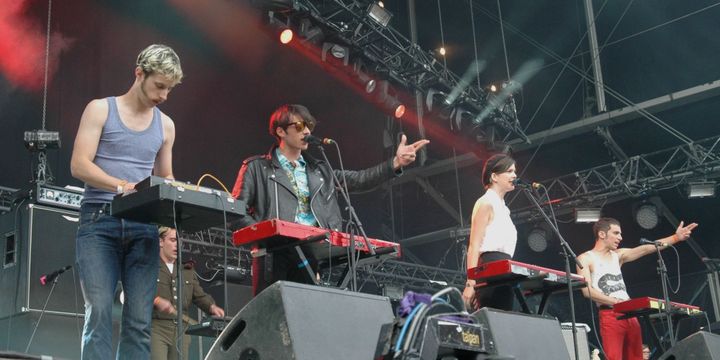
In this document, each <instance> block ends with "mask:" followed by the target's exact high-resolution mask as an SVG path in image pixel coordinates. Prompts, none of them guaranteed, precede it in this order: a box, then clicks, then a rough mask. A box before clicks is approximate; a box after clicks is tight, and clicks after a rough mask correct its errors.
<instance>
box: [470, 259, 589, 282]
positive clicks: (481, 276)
mask: <svg viewBox="0 0 720 360" xmlns="http://www.w3.org/2000/svg"><path fill="white" fill-rule="evenodd" d="M467 273H468V279H473V280H475V281H477V282H478V283H481V282H487V283H490V282H497V281H505V280H512V279H517V280H525V279H530V278H541V279H542V280H543V281H546V282H551V283H567V281H566V277H565V272H564V271H560V270H554V269H548V268H544V267H542V266H536V265H531V264H525V263H521V262H519V261H514V260H498V261H492V262H488V263H484V264H480V265H479V266H478V267H475V268H472V269H468V271H467ZM570 279H571V281H580V282H583V283H584V282H585V280H584V279H583V277H582V276H580V275H578V274H570Z"/></svg>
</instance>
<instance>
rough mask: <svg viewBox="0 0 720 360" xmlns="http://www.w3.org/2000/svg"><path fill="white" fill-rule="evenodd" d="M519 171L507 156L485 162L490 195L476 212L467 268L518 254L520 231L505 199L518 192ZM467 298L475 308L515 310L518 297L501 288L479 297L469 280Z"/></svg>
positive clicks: (485, 181) (483, 200)
mask: <svg viewBox="0 0 720 360" xmlns="http://www.w3.org/2000/svg"><path fill="white" fill-rule="evenodd" d="M515 171H516V169H515V160H513V159H512V158H511V157H509V156H507V155H504V154H498V155H493V156H491V157H490V158H489V159H488V160H487V161H486V162H485V166H484V168H483V173H482V181H483V185H484V186H485V189H486V192H485V195H483V196H482V197H481V198H479V199H478V200H477V202H476V203H475V207H474V208H473V212H472V222H471V225H470V238H469V240H468V242H469V244H468V253H467V269H472V268H475V267H477V266H478V264H479V263H482V262H490V261H495V260H502V259H510V258H512V256H513V254H514V253H515V244H516V243H517V230H516V229H515V225H514V224H513V223H512V220H511V219H510V209H508V207H507V206H506V205H505V200H504V198H505V194H507V193H508V192H510V191H512V190H514V189H515V185H514V184H513V180H515V179H516V178H517V175H516V173H515ZM463 299H464V300H465V303H466V304H467V305H468V306H470V307H471V308H479V307H480V306H489V307H493V308H498V309H502V310H512V306H513V299H514V298H513V293H512V289H511V288H510V287H497V288H495V289H493V290H492V291H487V292H485V293H484V294H483V296H482V298H479V297H478V296H476V294H475V280H472V279H468V280H467V282H466V284H465V290H464V291H463Z"/></svg>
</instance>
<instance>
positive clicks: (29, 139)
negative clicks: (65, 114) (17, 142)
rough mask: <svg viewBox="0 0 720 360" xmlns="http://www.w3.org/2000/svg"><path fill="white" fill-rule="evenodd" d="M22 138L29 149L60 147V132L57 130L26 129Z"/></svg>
mask: <svg viewBox="0 0 720 360" xmlns="http://www.w3.org/2000/svg"><path fill="white" fill-rule="evenodd" d="M24 140H25V147H26V148H27V149H28V150H30V151H40V150H45V149H59V148H60V133H59V132H57V131H47V130H33V131H26V132H25V136H24Z"/></svg>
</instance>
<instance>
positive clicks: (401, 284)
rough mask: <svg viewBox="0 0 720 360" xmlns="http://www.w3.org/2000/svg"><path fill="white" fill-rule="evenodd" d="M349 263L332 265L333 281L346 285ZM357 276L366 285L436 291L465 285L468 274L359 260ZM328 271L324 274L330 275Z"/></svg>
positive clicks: (390, 261) (361, 285)
mask: <svg viewBox="0 0 720 360" xmlns="http://www.w3.org/2000/svg"><path fill="white" fill-rule="evenodd" d="M344 270H345V267H336V268H333V269H332V272H331V274H330V275H329V276H330V279H331V281H329V282H328V284H329V285H333V286H336V285H338V284H339V286H340V287H345V286H346V285H347V282H348V281H349V279H348V276H347V275H346V274H345V273H344ZM356 275H357V279H358V283H359V284H360V288H361V289H362V287H363V285H365V284H367V283H368V282H372V283H374V284H375V285H376V286H378V287H388V286H392V287H396V288H401V289H404V290H415V291H426V292H430V293H434V292H436V291H438V290H441V289H443V288H446V287H448V286H454V287H457V288H463V287H464V286H465V279H466V277H467V274H465V273H464V272H461V271H455V270H450V269H443V268H437V267H432V266H425V265H418V264H413V263H408V262H403V261H399V260H384V261H380V262H374V263H366V264H363V263H361V264H359V265H358V266H357V272H356ZM327 277H328V273H327V272H325V273H324V274H323V279H327Z"/></svg>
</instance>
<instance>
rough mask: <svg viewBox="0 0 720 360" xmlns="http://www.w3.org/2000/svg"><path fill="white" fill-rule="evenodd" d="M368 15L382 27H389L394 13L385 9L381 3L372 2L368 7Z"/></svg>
mask: <svg viewBox="0 0 720 360" xmlns="http://www.w3.org/2000/svg"><path fill="white" fill-rule="evenodd" d="M367 16H368V17H369V18H370V19H371V20H372V21H374V22H376V23H378V24H379V25H380V26H382V27H387V26H388V24H389V23H390V19H392V16H393V14H392V13H391V12H390V11H388V10H387V9H385V7H384V6H382V5H381V3H376V2H372V3H371V4H370V6H368V9H367Z"/></svg>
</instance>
